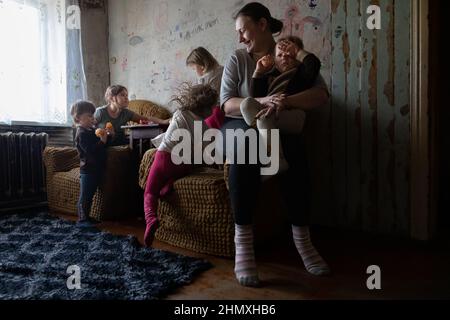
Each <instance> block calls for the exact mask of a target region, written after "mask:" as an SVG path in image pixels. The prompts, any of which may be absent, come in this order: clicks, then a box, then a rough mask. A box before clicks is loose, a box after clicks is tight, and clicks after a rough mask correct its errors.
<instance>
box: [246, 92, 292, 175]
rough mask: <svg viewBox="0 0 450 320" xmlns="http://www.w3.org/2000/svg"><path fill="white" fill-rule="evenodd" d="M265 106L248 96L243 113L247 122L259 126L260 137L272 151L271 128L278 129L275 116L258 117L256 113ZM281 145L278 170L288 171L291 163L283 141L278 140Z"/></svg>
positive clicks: (254, 126) (255, 126)
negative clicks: (285, 154)
mask: <svg viewBox="0 0 450 320" xmlns="http://www.w3.org/2000/svg"><path fill="white" fill-rule="evenodd" d="M262 108H263V106H262V104H260V103H259V102H258V101H256V100H255V99H253V98H246V99H244V100H243V101H242V102H241V114H242V116H243V117H244V120H245V122H246V123H247V124H248V125H249V126H251V127H253V128H258V130H261V131H260V137H261V138H262V139H263V143H264V145H266V146H267V150H268V151H269V152H270V151H271V149H272V141H271V139H270V138H269V137H270V130H272V129H277V127H276V124H275V120H274V116H271V117H266V118H264V119H258V120H257V119H256V115H257V114H258V112H259V111H261V110H262ZM278 145H279V160H280V161H279V170H278V172H283V171H286V170H287V169H288V168H289V164H288V162H287V161H286V159H285V157H284V153H283V148H282V146H281V141H278Z"/></svg>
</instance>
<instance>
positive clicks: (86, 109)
mask: <svg viewBox="0 0 450 320" xmlns="http://www.w3.org/2000/svg"><path fill="white" fill-rule="evenodd" d="M85 113H90V114H94V113H95V106H94V104H93V103H92V102H90V101H77V102H75V103H74V104H73V105H72V106H71V107H70V115H71V116H72V118H73V122H75V123H78V122H79V118H80V116H81V115H82V114H85Z"/></svg>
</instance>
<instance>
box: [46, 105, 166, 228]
mask: <svg viewBox="0 0 450 320" xmlns="http://www.w3.org/2000/svg"><path fill="white" fill-rule="evenodd" d="M129 109H130V110H132V111H134V112H136V113H138V114H141V115H144V116H155V117H159V118H162V119H167V118H169V117H170V116H171V114H170V112H169V111H167V110H166V109H164V108H162V107H160V106H158V105H156V104H154V103H152V102H150V101H146V100H134V101H130V105H129ZM43 159H44V164H45V167H46V173H47V175H46V179H47V199H48V205H49V208H50V211H52V212H59V213H65V214H70V215H76V214H77V210H76V203H77V201H78V197H79V192H80V191H79V188H80V179H79V176H80V168H79V167H80V160H79V157H78V152H77V150H76V149H75V148H60V147H47V148H46V149H45V150H44V153H43ZM138 167H139V159H138V157H137V155H136V153H134V152H132V150H131V149H130V148H129V147H128V146H118V147H110V148H108V149H107V161H106V168H105V175H104V179H103V181H102V183H101V185H100V187H99V189H98V191H97V192H96V194H95V196H94V199H93V204H92V209H91V216H92V217H93V218H95V219H97V220H100V221H103V220H117V219H122V218H127V217H129V216H130V215H137V214H139V213H141V211H142V199H141V198H142V191H141V190H140V189H139V186H138V184H137V178H138Z"/></svg>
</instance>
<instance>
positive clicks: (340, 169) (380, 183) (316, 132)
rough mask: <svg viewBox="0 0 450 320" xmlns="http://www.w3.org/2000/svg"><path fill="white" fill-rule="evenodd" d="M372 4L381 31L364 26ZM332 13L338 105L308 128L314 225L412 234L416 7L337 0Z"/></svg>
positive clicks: (391, 1)
mask: <svg viewBox="0 0 450 320" xmlns="http://www.w3.org/2000/svg"><path fill="white" fill-rule="evenodd" d="M371 4H377V5H379V6H380V8H381V11H382V29H381V30H368V29H367V28H366V27H365V26H366V17H367V15H366V14H365V10H366V8H367V7H368V6H369V5H371ZM331 12H332V14H331V17H330V19H331V35H332V37H331V40H332V43H331V45H332V54H331V87H330V89H331V94H332V99H331V103H330V106H329V108H323V109H322V110H319V111H317V112H314V113H312V114H310V115H309V118H308V121H307V128H306V130H307V140H308V146H309V149H310V153H309V156H310V164H311V167H312V175H313V177H314V178H313V185H314V187H313V220H314V222H315V223H318V224H324V225H329V226H340V227H348V228H352V229H357V230H365V231H368V232H377V233H386V234H398V235H404V236H408V235H409V229H410V226H409V220H410V206H409V203H410V193H409V187H410V180H409V170H410V115H409V105H410V101H409V91H410V89H409V88H410V71H409V70H410V68H409V64H410V61H409V54H410V45H409V40H410V34H409V24H410V2H409V1H402V0H379V1H372V0H332V1H331ZM324 199H329V200H330V201H324Z"/></svg>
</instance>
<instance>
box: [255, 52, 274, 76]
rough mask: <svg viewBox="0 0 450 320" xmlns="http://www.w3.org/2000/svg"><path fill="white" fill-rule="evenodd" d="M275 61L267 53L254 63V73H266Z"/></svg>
mask: <svg viewBox="0 0 450 320" xmlns="http://www.w3.org/2000/svg"><path fill="white" fill-rule="evenodd" d="M274 63H275V61H274V59H273V57H272V56H271V55H270V54H268V55H266V56H264V57H262V58H261V59H259V60H258V62H257V63H256V70H255V72H256V73H266V72H267V71H270V69H272V67H273V65H274Z"/></svg>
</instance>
